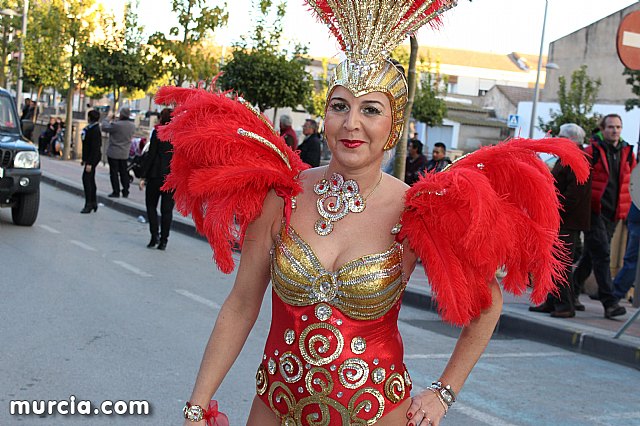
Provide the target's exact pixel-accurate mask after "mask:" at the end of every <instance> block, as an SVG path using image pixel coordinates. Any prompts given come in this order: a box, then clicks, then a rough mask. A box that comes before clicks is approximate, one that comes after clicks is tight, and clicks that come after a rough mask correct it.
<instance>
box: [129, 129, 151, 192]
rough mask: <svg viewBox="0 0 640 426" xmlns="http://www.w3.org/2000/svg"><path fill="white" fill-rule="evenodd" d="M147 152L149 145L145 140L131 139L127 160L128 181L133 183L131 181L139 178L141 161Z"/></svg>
mask: <svg viewBox="0 0 640 426" xmlns="http://www.w3.org/2000/svg"><path fill="white" fill-rule="evenodd" d="M148 151H149V144H148V143H147V138H133V139H131V148H130V149H129V159H128V160H127V172H128V173H129V181H130V182H133V179H135V178H138V179H139V178H140V172H141V171H142V161H143V160H144V156H145V155H146V154H147V152H148Z"/></svg>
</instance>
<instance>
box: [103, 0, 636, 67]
mask: <svg viewBox="0 0 640 426" xmlns="http://www.w3.org/2000/svg"><path fill="white" fill-rule="evenodd" d="M276 1H277V0H276ZM547 1H548V12H547V24H546V30H545V42H544V53H545V54H546V53H547V50H548V46H549V43H550V42H552V41H554V40H557V39H559V38H561V37H563V36H565V35H567V34H570V33H572V32H574V31H576V30H579V29H580V28H583V27H585V26H587V25H589V24H591V23H593V22H595V21H598V20H600V19H602V18H604V17H606V16H608V15H610V14H612V13H614V12H617V11H618V10H620V9H623V8H625V7H627V6H629V5H631V4H634V3H638V1H637V0H606V1H602V0H547ZM105 3H107V4H108V5H117V4H122V3H124V0H110V1H105ZM207 3H208V4H209V5H220V4H222V3H223V2H222V1H217V0H213V1H211V0H210V1H208V2H207ZM252 4H253V1H252V0H230V1H227V10H228V11H229V23H228V25H227V27H225V28H221V29H218V30H216V33H215V34H216V41H217V42H218V43H220V44H223V45H230V44H231V43H233V42H234V41H238V40H239V38H240V36H241V35H242V34H247V33H249V32H250V30H251V11H252ZM116 7H117V6H116ZM544 10H545V0H473V2H469V1H468V0H458V6H457V7H456V8H454V9H452V10H450V11H448V12H446V13H445V14H444V25H443V27H442V28H441V29H438V30H432V29H431V28H424V29H422V30H420V31H419V32H418V42H419V43H420V45H425V46H426V45H431V46H440V47H449V48H458V49H467V50H477V51H483V52H491V53H498V54H507V53H510V52H519V53H527V54H538V52H539V50H540V39H541V35H542V26H543V17H544ZM138 16H139V18H140V23H141V24H142V25H144V26H145V30H146V32H147V33H148V34H151V33H153V32H155V31H162V32H168V30H169V28H170V27H171V26H173V25H175V22H176V20H175V18H173V13H172V11H171V0H139V9H138ZM284 38H285V43H286V42H300V43H302V44H306V45H308V46H309V53H310V54H311V55H312V56H326V57H331V56H333V55H335V54H336V53H337V52H338V50H339V49H338V45H337V43H335V41H334V40H333V39H332V38H331V37H330V36H329V35H328V31H327V30H326V27H324V26H323V25H321V24H319V23H318V22H317V21H316V20H315V18H314V17H312V16H311V14H310V13H309V12H308V7H307V6H306V5H304V3H303V1H302V0H287V15H286V16H285V21H284Z"/></svg>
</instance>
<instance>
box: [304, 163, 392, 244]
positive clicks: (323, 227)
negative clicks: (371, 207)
mask: <svg viewBox="0 0 640 426" xmlns="http://www.w3.org/2000/svg"><path fill="white" fill-rule="evenodd" d="M327 170H328V168H327ZM326 173H327V171H325V176H324V177H323V178H322V180H321V181H319V182H317V183H316V184H315V185H314V186H313V192H315V193H316V194H317V195H319V196H320V198H318V201H317V203H316V204H317V208H318V213H319V214H320V216H321V217H320V219H318V220H317V221H316V223H315V225H314V229H315V231H316V234H318V235H321V236H324V235H329V234H330V233H331V231H333V222H337V221H339V220H340V219H342V218H343V217H345V216H346V215H348V214H349V213H351V212H353V213H360V212H363V211H364V209H365V207H367V203H366V201H367V199H368V198H369V197H371V195H372V194H373V193H374V192H375V191H376V189H378V186H380V182H382V176H383V175H384V173H382V171H381V172H380V179H378V183H376V186H374V187H373V189H372V190H371V192H370V193H369V195H367V196H366V197H363V196H362V195H360V187H359V186H358V183H357V182H356V181H355V180H353V179H349V180H346V181H345V180H344V177H343V176H342V175H341V174H339V173H333V174H332V175H331V178H330V179H327V178H326Z"/></svg>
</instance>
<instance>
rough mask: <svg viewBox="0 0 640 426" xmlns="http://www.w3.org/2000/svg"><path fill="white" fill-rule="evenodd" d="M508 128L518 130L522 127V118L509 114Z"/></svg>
mask: <svg viewBox="0 0 640 426" xmlns="http://www.w3.org/2000/svg"><path fill="white" fill-rule="evenodd" d="M507 126H508V127H509V128H510V129H517V128H518V127H520V116H519V115H517V114H509V118H508V119H507Z"/></svg>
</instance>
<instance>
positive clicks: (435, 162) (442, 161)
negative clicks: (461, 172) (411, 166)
mask: <svg viewBox="0 0 640 426" xmlns="http://www.w3.org/2000/svg"><path fill="white" fill-rule="evenodd" d="M449 164H451V160H449V157H447V146H446V145H445V144H443V143H442V142H436V143H435V144H433V152H432V154H431V160H429V162H428V163H427V172H433V173H438V172H441V171H442V170H444V168H445V167H447V166H448V165H449Z"/></svg>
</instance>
